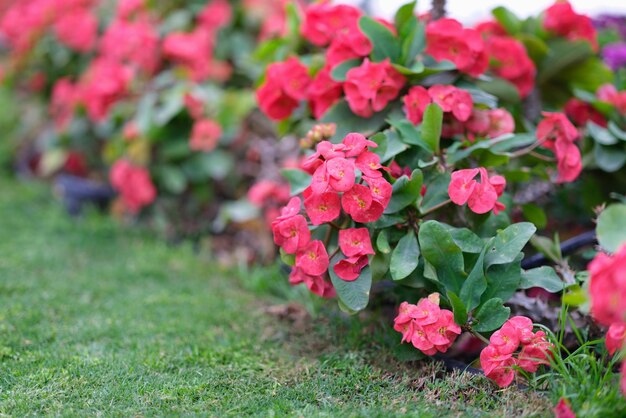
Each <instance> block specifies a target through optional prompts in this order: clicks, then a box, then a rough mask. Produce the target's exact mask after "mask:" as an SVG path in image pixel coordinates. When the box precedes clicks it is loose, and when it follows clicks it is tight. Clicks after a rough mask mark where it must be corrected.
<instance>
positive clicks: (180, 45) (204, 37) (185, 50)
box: [163, 27, 214, 81]
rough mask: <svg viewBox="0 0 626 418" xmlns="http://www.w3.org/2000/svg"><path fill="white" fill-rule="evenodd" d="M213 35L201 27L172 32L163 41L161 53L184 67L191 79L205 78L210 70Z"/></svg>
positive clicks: (201, 79)
mask: <svg viewBox="0 0 626 418" xmlns="http://www.w3.org/2000/svg"><path fill="white" fill-rule="evenodd" d="M213 43H214V39H213V35H212V34H211V32H210V31H207V30H206V29H204V28H202V27H198V28H197V29H196V30H194V31H193V32H190V33H182V32H173V33H170V34H169V35H167V37H166V38H165V40H164V41H163V55H164V56H165V57H166V58H169V59H170V60H172V61H174V62H175V63H177V64H180V65H181V66H182V67H183V68H185V69H186V70H187V71H188V72H189V74H190V76H191V78H192V80H194V81H203V80H206V79H207V78H208V77H209V76H210V75H211V72H212V68H211V66H212V64H213V63H212V61H213Z"/></svg>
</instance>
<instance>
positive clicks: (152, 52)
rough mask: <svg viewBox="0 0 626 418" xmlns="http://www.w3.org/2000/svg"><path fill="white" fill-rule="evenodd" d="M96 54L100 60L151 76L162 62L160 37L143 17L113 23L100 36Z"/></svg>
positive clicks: (151, 24)
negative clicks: (127, 66)
mask: <svg viewBox="0 0 626 418" xmlns="http://www.w3.org/2000/svg"><path fill="white" fill-rule="evenodd" d="M170 42H171V41H170ZM170 47H171V45H170ZM99 51H100V55H101V56H103V57H107V58H110V59H114V60H116V61H118V62H122V63H126V64H129V65H131V66H134V67H137V68H139V69H141V70H142V71H144V72H145V73H147V74H152V73H154V72H155V71H156V70H157V68H158V66H159V62H160V58H161V57H160V53H159V33H158V30H157V28H156V27H155V25H154V24H153V23H152V22H151V21H150V19H148V18H147V17H146V16H142V17H141V18H138V19H137V20H135V21H127V20H124V19H116V20H114V21H113V22H112V23H111V24H110V25H109V27H108V28H107V30H106V32H105V33H104V35H103V36H102V39H101V40H100V47H99ZM170 52H171V51H170Z"/></svg>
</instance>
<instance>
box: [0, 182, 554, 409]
mask: <svg viewBox="0 0 626 418" xmlns="http://www.w3.org/2000/svg"><path fill="white" fill-rule="evenodd" d="M0 185H1V188H2V193H1V195H0V368H1V370H0V413H2V414H9V415H15V416H23V415H40V414H49V415H80V416H85V415H97V414H104V415H107V416H108V415H117V416H129V415H162V414H164V415H171V414H175V415H179V414H201V415H211V416H225V415H230V416H241V415H246V416H248V415H261V416H268V415H278V416H286V415H287V416H385V417H388V416H395V415H413V416H420V417H428V416H437V417H439V416H449V415H451V416H466V415H470V416H481V415H484V416H490V417H491V416H523V415H529V416H536V415H541V416H543V415H550V412H549V408H550V403H549V402H548V401H547V400H545V399H543V398H542V397H541V396H539V395H537V394H534V393H529V392H524V391H522V390H520V389H517V388H509V389H506V390H497V389H495V388H494V387H493V386H492V385H491V384H490V383H489V382H487V381H486V380H485V379H484V378H482V377H479V376H471V375H466V374H463V375H460V374H459V373H458V372H457V373H454V374H449V373H446V372H445V371H444V370H443V368H442V366H441V365H439V364H438V363H433V362H427V361H423V362H404V363H400V362H398V361H396V360H394V359H393V358H391V356H389V355H388V354H386V353H387V352H388V351H389V350H387V349H386V348H384V344H387V343H388V340H389V339H388V337H385V336H388V335H389V334H388V333H385V332H384V330H385V329H387V328H388V327H389V326H390V324H388V323H386V322H385V321H386V319H384V318H385V317H384V316H383V317H382V318H383V319H372V318H369V319H367V318H365V320H359V319H358V318H350V317H346V316H344V315H342V314H340V313H339V311H338V310H337V309H336V308H335V307H334V304H333V303H329V304H321V303H320V301H317V300H314V299H311V297H308V296H307V297H305V296H303V295H304V292H300V291H298V290H295V291H294V290H289V289H287V288H286V285H285V283H286V278H285V277H283V276H281V274H280V270H279V269H278V268H263V269H260V268H259V269H256V270H253V271H244V270H243V269H238V270H233V269H231V270H228V269H225V268H218V267H216V265H215V263H212V262H211V261H210V257H208V256H206V254H205V253H201V254H205V255H204V257H203V256H202V255H199V254H196V253H194V251H193V250H192V248H191V246H190V245H178V246H172V245H168V244H167V243H165V242H164V241H163V240H162V239H160V237H158V236H156V235H154V234H152V233H150V232H148V231H145V230H141V229H137V228H132V229H125V228H124V227H123V226H121V225H118V224H116V222H114V221H113V220H111V219H109V218H107V217H102V216H99V215H98V214H96V213H87V214H86V215H85V216H83V217H82V218H81V219H77V220H72V219H69V218H68V217H67V216H65V214H64V213H63V212H62V210H61V206H60V205H59V204H58V202H55V201H54V199H53V198H52V197H51V196H50V195H49V193H48V192H47V191H46V190H47V189H46V188H45V187H38V186H36V185H32V184H29V185H24V184H19V183H15V182H9V181H6V180H3V181H1V182H0ZM287 298H295V299H296V300H299V301H300V303H301V304H303V305H304V306H307V307H308V308H309V310H312V311H313V312H314V315H313V318H312V319H311V318H309V317H307V316H306V314H305V312H304V311H302V310H300V309H297V307H296V308H294V310H295V312H296V314H298V315H293V314H289V312H283V311H284V309H283V308H282V307H281V306H280V305H281V304H285V303H287V302H288V300H287ZM298 306H299V305H298ZM268 311H269V312H268ZM281 314H285V315H281ZM285 316H286V317H287V318H284V317H285ZM294 317H295V318H294ZM281 318H282V319H281ZM294 319H296V320H297V321H296V324H295V325H294V323H293V320H294ZM381 324H382V325H381ZM396 337H398V336H396ZM398 341H399V337H398V338H397V340H394V341H393V342H392V344H397V342H398Z"/></svg>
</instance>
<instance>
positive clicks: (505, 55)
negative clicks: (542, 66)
mask: <svg viewBox="0 0 626 418" xmlns="http://www.w3.org/2000/svg"><path fill="white" fill-rule="evenodd" d="M486 42H487V51H488V54H489V69H490V70H491V71H493V73H494V74H495V75H497V76H498V77H501V78H503V79H505V80H508V81H509V82H511V83H512V84H513V85H515V87H516V88H517V91H518V92H519V95H520V96H521V97H522V98H524V97H527V96H528V95H529V94H530V92H531V91H532V89H533V87H534V86H535V77H536V75H537V69H536V68H535V64H534V63H533V62H532V60H531V59H530V58H529V57H528V53H527V52H526V48H524V45H523V44H522V43H521V42H520V41H518V40H516V39H514V38H511V37H508V36H490V37H488V38H487V41H486Z"/></svg>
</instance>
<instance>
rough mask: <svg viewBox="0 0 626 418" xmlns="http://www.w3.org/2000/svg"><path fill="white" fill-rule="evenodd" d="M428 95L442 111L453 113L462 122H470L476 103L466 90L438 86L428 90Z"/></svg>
mask: <svg viewBox="0 0 626 418" xmlns="http://www.w3.org/2000/svg"><path fill="white" fill-rule="evenodd" d="M428 94H429V95H430V97H431V98H432V100H433V102H435V103H437V105H439V107H440V108H441V110H443V111H444V112H451V113H452V114H453V115H454V117H455V118H456V119H457V120H459V121H461V122H465V121H466V120H468V119H469V117H470V115H471V114H472V107H473V106H474V102H473V101H472V96H471V95H470V94H469V93H468V92H467V91H465V90H462V89H458V88H456V87H454V86H449V85H441V84H436V85H434V86H432V87H430V88H429V89H428Z"/></svg>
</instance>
